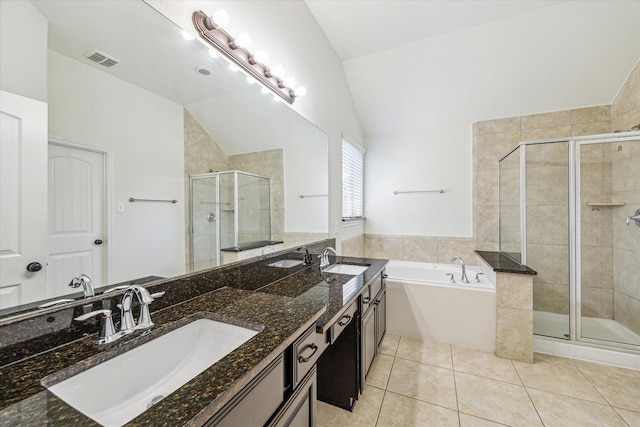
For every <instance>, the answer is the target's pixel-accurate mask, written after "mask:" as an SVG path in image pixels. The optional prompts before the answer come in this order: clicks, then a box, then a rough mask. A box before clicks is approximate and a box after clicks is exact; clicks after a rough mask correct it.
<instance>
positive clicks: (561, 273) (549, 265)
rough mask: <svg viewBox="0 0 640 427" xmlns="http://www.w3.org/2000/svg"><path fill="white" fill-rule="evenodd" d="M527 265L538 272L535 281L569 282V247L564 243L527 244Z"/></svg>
mask: <svg viewBox="0 0 640 427" xmlns="http://www.w3.org/2000/svg"><path fill="white" fill-rule="evenodd" d="M527 265H528V266H529V267H531V268H533V269H534V270H536V271H537V272H538V275H537V276H536V277H535V278H534V280H535V281H540V282H545V283H555V284H567V283H569V247H568V246H566V245H531V244H528V245H527Z"/></svg>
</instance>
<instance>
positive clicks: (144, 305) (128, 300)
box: [75, 285, 164, 344]
mask: <svg viewBox="0 0 640 427" xmlns="http://www.w3.org/2000/svg"><path fill="white" fill-rule="evenodd" d="M163 295H164V292H157V293H155V294H149V291H148V290H146V289H145V288H144V287H142V286H139V285H133V286H129V287H127V291H126V292H125V293H124V295H123V297H122V303H121V304H118V307H119V308H120V310H121V312H120V313H121V315H120V317H121V321H120V330H119V331H116V328H115V327H114V325H113V319H112V317H111V310H96V311H92V312H90V313H86V314H83V315H82V316H78V317H76V318H75V320H87V319H90V318H92V317H94V316H97V315H100V317H101V318H102V324H101V325H100V335H99V336H98V340H97V341H96V344H108V343H112V342H114V341H117V340H118V339H120V338H122V337H123V336H125V335H129V334H130V333H132V332H134V331H136V330H138V329H148V328H150V327H152V326H153V322H152V321H151V315H150V314H149V304H151V303H152V302H153V301H154V300H155V299H156V298H160V297H161V296H163ZM134 296H135V297H136V298H138V302H139V303H140V315H139V316H138V320H137V321H136V320H134V318H133V312H132V311H131V306H132V304H133V297H134Z"/></svg>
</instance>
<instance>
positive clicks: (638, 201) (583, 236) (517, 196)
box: [500, 132, 640, 353]
mask: <svg viewBox="0 0 640 427" xmlns="http://www.w3.org/2000/svg"><path fill="white" fill-rule="evenodd" d="M639 209H640V132H625V133H619V134H610V135H597V136H589V137H576V138H567V139H555V140H548V141H531V142H523V143H521V144H520V145H519V146H518V147H517V148H516V149H515V150H513V151H512V152H511V153H509V154H508V155H507V156H505V157H504V158H503V159H502V160H500V250H501V252H504V253H506V254H508V255H509V256H511V257H513V258H514V259H516V260H518V261H520V262H521V263H523V264H526V265H528V266H529V267H531V268H533V269H534V270H536V271H537V272H538V275H537V276H535V277H534V287H533V301H534V303H533V304H534V307H533V309H534V334H536V335H540V336H545V337H551V338H557V339H560V340H566V341H573V342H580V343H583V344H589V345H595V346H598V347H602V346H606V347H617V348H618V349H624V350H625V351H629V352H631V353H635V352H640V274H638V272H639V269H638V267H640V220H639V221H636V220H635V219H634V217H635V216H636V215H638V213H640V212H638V210H639Z"/></svg>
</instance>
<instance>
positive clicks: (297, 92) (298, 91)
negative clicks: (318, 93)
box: [293, 86, 307, 96]
mask: <svg viewBox="0 0 640 427" xmlns="http://www.w3.org/2000/svg"><path fill="white" fill-rule="evenodd" d="M306 94H307V88H306V87H304V86H300V87H299V88H297V89H296V90H294V91H293V95H294V96H305V95H306Z"/></svg>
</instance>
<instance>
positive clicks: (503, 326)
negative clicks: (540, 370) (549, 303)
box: [496, 307, 533, 363]
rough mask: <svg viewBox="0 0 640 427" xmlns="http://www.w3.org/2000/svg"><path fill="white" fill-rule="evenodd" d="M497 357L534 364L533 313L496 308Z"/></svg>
mask: <svg viewBox="0 0 640 427" xmlns="http://www.w3.org/2000/svg"><path fill="white" fill-rule="evenodd" d="M496 356H498V357H504V358H506V359H511V360H518V361H521V362H527V363H533V312H531V311H524V310H514V309H511V308H501V307H498V308H496Z"/></svg>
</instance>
